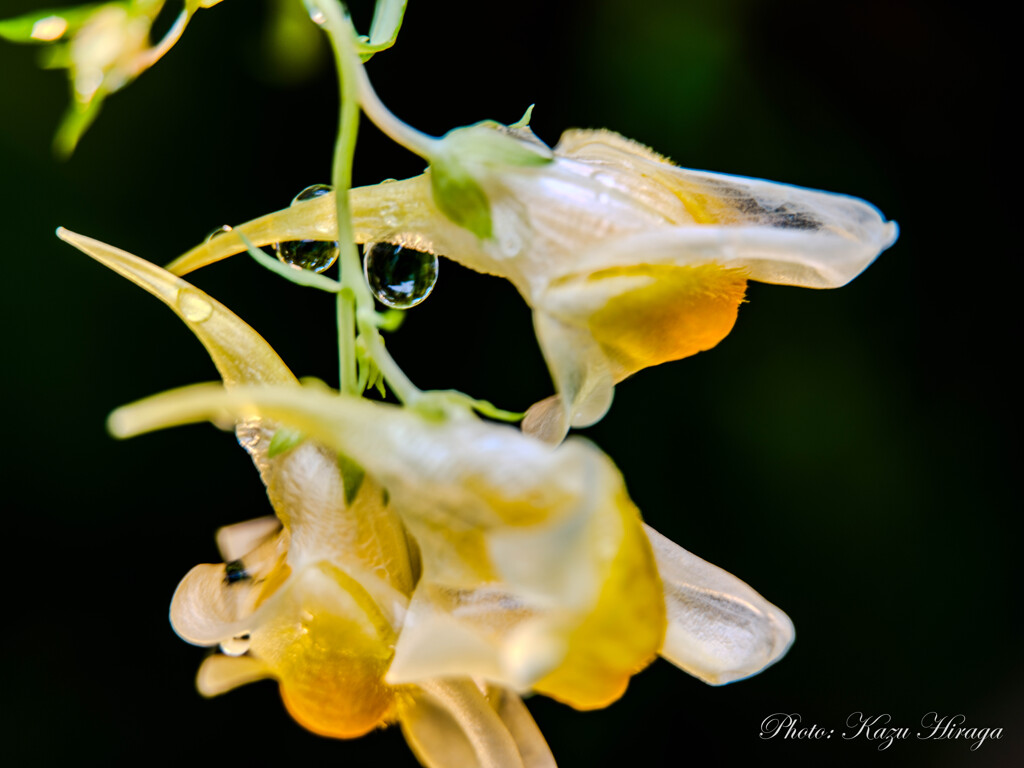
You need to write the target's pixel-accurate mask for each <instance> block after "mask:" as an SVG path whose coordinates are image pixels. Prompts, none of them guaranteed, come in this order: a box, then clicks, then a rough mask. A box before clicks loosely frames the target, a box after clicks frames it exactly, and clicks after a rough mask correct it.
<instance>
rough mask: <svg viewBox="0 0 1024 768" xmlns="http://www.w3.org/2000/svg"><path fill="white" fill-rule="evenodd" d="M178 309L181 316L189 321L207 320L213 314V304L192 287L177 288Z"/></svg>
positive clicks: (199, 321)
mask: <svg viewBox="0 0 1024 768" xmlns="http://www.w3.org/2000/svg"><path fill="white" fill-rule="evenodd" d="M177 302H178V310H179V311H180V312H181V315H182V317H184V318H185V319H186V320H188V321H189V322H190V323H201V322H203V321H204V320H209V319H210V315H212V314H213V305H212V304H211V303H210V302H208V301H207V300H206V299H205V298H204V297H203V295H202V294H201V293H199V291H197V290H194V289H192V288H181V289H179V290H178V297H177Z"/></svg>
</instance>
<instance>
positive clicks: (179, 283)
mask: <svg viewBox="0 0 1024 768" xmlns="http://www.w3.org/2000/svg"><path fill="white" fill-rule="evenodd" d="M57 236H58V237H59V238H60V239H61V240H64V241H65V242H66V243H69V244H70V245H73V246H74V247H75V248H78V249H79V250H80V251H82V252H83V253H85V254H86V255H88V256H90V257H92V258H93V259H95V260H96V261H98V262H100V263H101V264H103V265H104V266H105V267H107V268H109V269H111V270H113V271H114V272H117V273H118V274H119V275H121V276H122V277H124V278H127V279H128V280H130V281H131V282H133V283H135V284H136V285H138V286H139V287H140V288H143V289H144V290H146V291H148V292H149V293H150V294H152V295H153V296H155V297H157V298H158V299H160V300H161V301H162V302H164V304H166V305H167V306H168V307H169V308H170V309H171V310H172V311H173V312H174V313H175V314H176V315H177V316H178V317H179V318H180V319H181V320H182V321H183V322H184V323H185V325H186V326H188V328H189V330H191V331H192V333H194V334H195V335H196V337H197V338H198V339H199V341H200V342H201V343H202V345H203V346H204V347H205V348H206V351H207V353H208V354H209V355H210V359H211V360H213V364H214V365H215V366H216V367H217V371H218V372H219V373H220V375H221V378H222V379H223V380H224V383H225V384H227V385H229V386H234V385H236V384H257V383H266V384H294V383H295V381H296V380H295V377H294V376H293V375H292V372H291V371H290V370H288V366H286V365H285V364H284V362H283V361H282V360H281V358H280V357H279V356H278V354H277V353H276V352H275V351H274V350H273V348H272V347H271V346H270V345H269V344H268V343H267V342H266V341H265V340H264V338H263V337H262V336H260V335H259V334H258V333H257V332H256V331H255V330H253V328H252V327H251V326H249V325H248V324H247V323H246V322H245V321H244V320H242V319H241V318H240V317H238V316H237V315H236V314H234V313H233V312H232V311H231V310H229V309H228V308H227V307H225V306H224V305H223V304H221V303H220V302H219V301H217V300H216V299H214V298H212V297H211V296H209V295H207V294H206V293H204V292H203V291H200V290H199V289H198V288H195V287H193V286H192V285H190V284H189V283H187V282H185V281H184V280H182V279H181V278H180V277H177V276H175V275H173V274H171V273H170V272H168V271H167V270H165V269H162V268H161V267H158V266H156V265H155V264H152V263H150V262H148V261H146V260H145V259H140V258H139V257H138V256H135V255H133V254H130V253H128V252H127V251H122V250H121V249H120V248H115V247H113V246H111V245H107V244H106V243H103V242H100V241H99V240H94V239H92V238H91V237H85V236H84V235H79V234H77V233H75V232H70V231H68V230H66V229H64V228H63V227H61V228H60V229H58V230H57Z"/></svg>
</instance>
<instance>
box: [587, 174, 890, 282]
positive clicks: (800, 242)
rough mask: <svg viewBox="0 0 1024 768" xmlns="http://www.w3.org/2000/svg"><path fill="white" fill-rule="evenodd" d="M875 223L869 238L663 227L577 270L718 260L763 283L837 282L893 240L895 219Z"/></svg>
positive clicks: (599, 253)
mask: <svg viewBox="0 0 1024 768" xmlns="http://www.w3.org/2000/svg"><path fill="white" fill-rule="evenodd" d="M822 194H824V193H822ZM850 199H853V198H850ZM855 202H860V201H855ZM863 205H865V206H866V205H867V204H866V203H863ZM877 224H878V226H877V227H876V228H874V229H872V230H871V232H870V236H871V238H872V239H869V240H857V239H853V238H852V237H849V236H846V235H844V234H842V233H838V232H835V231H829V230H824V229H821V230H812V229H799V228H773V227H760V226H743V225H736V226H719V225H707V226H702V227H664V228H661V229H656V230H650V231H647V232H641V233H637V234H634V235H631V236H629V237H624V238H621V239H617V240H613V241H608V242H606V243H603V244H602V245H601V246H600V247H598V248H594V249H592V250H590V251H588V252H587V253H586V254H585V255H583V256H581V258H580V259H579V260H578V262H577V263H576V264H574V265H573V266H574V267H575V270H574V271H579V272H582V273H583V274H588V273H594V272H599V271H600V270H604V269H613V268H621V267H623V266H630V265H638V264H648V265H664V264H672V265H675V266H697V265H704V264H717V265H719V266H721V267H741V268H744V269H746V270H747V275H748V276H749V279H751V280H756V281H758V282H762V283H777V284H780V285H795V286H799V287H802V288H838V287H840V286H843V285H845V284H846V283H848V282H850V280H852V279H853V278H854V277H856V276H857V275H859V274H860V273H861V272H862V271H864V269H866V268H867V266H868V265H869V264H870V263H871V262H872V261H874V260H875V258H876V257H877V256H878V254H879V253H880V252H881V251H883V250H885V249H886V248H888V247H889V246H890V245H892V243H893V242H895V240H896V233H897V229H896V225H895V224H894V223H893V222H883V221H882V220H881V218H879V219H878V222H877ZM866 236H867V235H866Z"/></svg>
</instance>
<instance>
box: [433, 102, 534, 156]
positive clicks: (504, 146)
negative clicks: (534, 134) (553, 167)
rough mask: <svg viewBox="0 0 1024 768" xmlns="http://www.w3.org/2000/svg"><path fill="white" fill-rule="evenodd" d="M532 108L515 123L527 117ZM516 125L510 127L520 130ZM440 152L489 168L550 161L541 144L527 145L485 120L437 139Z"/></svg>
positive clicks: (503, 127) (498, 125)
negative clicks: (439, 139)
mask: <svg viewBox="0 0 1024 768" xmlns="http://www.w3.org/2000/svg"><path fill="white" fill-rule="evenodd" d="M532 112H533V107H530V109H528V110H527V111H526V115H524V116H523V118H522V119H521V120H520V121H519V123H522V121H523V120H526V119H528V118H529V116H530V114H531V113H532ZM519 123H517V124H516V125H514V126H509V127H510V128H522V127H523V126H521V125H519ZM441 146H442V147H443V149H442V152H443V153H444V154H445V155H449V156H452V155H454V156H457V157H458V158H460V159H461V160H462V161H463V162H465V163H466V164H467V165H477V164H479V165H485V166H491V167H507V166H511V167H520V168H521V167H533V166H537V165H547V164H548V163H550V162H551V161H552V160H554V155H553V154H552V152H551V150H549V149H547V147H544V146H542V145H540V144H539V143H538V144H534V143H527V142H525V141H523V140H522V139H519V138H517V137H516V136H515V135H513V134H511V133H509V131H508V129H506V128H505V126H503V125H501V124H500V123H496V122H494V121H493V120H485V121H484V122H481V123H476V124H475V125H467V126H465V127H464V128H455V129H454V130H451V131H449V132H448V133H447V134H445V136H444V138H442V139H441Z"/></svg>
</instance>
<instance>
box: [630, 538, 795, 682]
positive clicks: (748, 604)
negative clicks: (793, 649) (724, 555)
mask: <svg viewBox="0 0 1024 768" xmlns="http://www.w3.org/2000/svg"><path fill="white" fill-rule="evenodd" d="M644 528H645V530H646V532H647V536H648V538H649V539H650V542H651V546H652V548H653V549H654V556H655V559H656V560H657V563H658V572H659V573H660V574H661V579H662V582H663V583H664V585H665V602H666V604H667V607H668V630H667V632H666V634H665V645H664V647H663V648H662V649H661V655H662V656H663V657H664V658H666V659H668V660H669V661H671V662H672V663H673V664H675V665H676V666H677V667H679V668H681V669H683V670H685V671H686V672H689V673H690V674H691V675H693V676H694V677H699V678H700V679H701V680H703V681H704V682H705V683H709V684H711V685H723V684H725V683H731V682H733V681H735V680H742V679H743V678H745V677H749V676H750V675H755V674H757V673H758V672H760V671H761V670H763V669H764V668H765V667H767V666H769V665H771V664H774V663H775V662H776V661H778V660H779V659H781V658H782V657H783V656H784V655H785V653H786V651H788V650H789V647H790V645H792V644H793V640H794V638H795V636H796V635H795V632H794V630H793V622H791V621H790V620H789V617H788V616H786V614H784V613H783V612H782V611H780V610H779V609H778V608H776V607H775V606H774V605H772V604H771V603H769V602H768V601H767V600H765V599H764V598H763V597H761V595H759V594H758V593H757V592H755V591H754V590H753V589H751V588H750V587H749V586H747V585H746V584H745V583H743V582H742V581H740V580H739V579H737V578H736V577H735V576H733V575H732V574H730V573H728V572H727V571H724V570H722V569H721V568H719V567H717V566H714V565H712V564H711V563H709V562H707V561H705V560H701V559H700V558H699V557H697V556H696V555H692V554H690V553H689V552H687V551H686V550H685V549H683V548H682V547H680V546H679V545H678V544H675V543H673V542H672V541H670V540H669V539H667V538H665V537H664V536H662V535H661V534H660V533H658V532H657V531H655V530H654V529H653V528H651V527H650V526H646V525H645V526H644Z"/></svg>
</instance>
